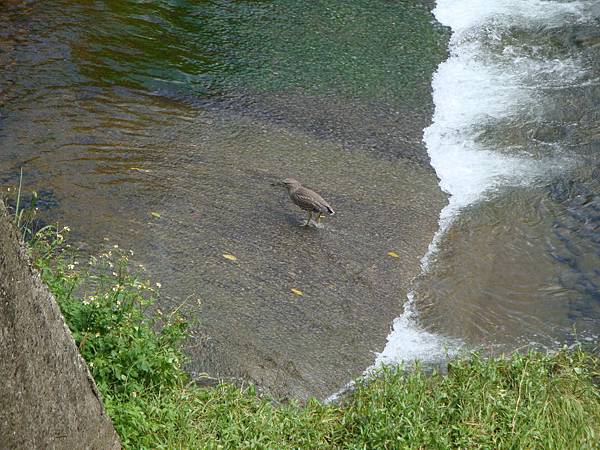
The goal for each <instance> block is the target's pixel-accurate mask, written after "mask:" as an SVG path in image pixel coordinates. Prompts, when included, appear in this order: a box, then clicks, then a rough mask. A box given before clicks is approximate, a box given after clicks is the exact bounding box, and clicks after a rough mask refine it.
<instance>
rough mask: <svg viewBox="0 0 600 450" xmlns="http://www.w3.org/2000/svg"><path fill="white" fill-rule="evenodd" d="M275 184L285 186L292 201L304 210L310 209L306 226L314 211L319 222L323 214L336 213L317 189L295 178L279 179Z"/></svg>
mask: <svg viewBox="0 0 600 450" xmlns="http://www.w3.org/2000/svg"><path fill="white" fill-rule="evenodd" d="M273 186H283V187H285V188H286V189H287V191H288V194H289V195H290V198H291V199H292V201H293V202H294V203H295V204H296V205H298V206H299V207H300V208H302V209H303V210H305V211H308V220H307V221H306V224H305V225H304V226H305V227H307V226H309V225H310V221H311V219H312V214H313V213H317V223H319V222H320V221H321V215H322V214H328V215H330V216H332V215H334V214H335V211H334V210H333V208H332V207H331V206H330V205H329V203H327V202H326V201H325V200H323V197H321V196H320V195H319V194H317V193H316V192H315V191H311V190H310V189H308V188H305V187H304V186H302V185H301V184H300V183H299V182H298V181H296V180H294V179H293V178H286V179H285V180H283V181H278V182H277V183H273Z"/></svg>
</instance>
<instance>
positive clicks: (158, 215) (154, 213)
mask: <svg viewBox="0 0 600 450" xmlns="http://www.w3.org/2000/svg"><path fill="white" fill-rule="evenodd" d="M150 214H151V215H153V216H154V217H157V218H160V213H157V212H155V211H150Z"/></svg>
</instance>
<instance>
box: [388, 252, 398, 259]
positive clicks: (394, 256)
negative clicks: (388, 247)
mask: <svg viewBox="0 0 600 450" xmlns="http://www.w3.org/2000/svg"><path fill="white" fill-rule="evenodd" d="M387 255H388V256H391V257H392V258H400V255H398V253H396V252H388V253H387Z"/></svg>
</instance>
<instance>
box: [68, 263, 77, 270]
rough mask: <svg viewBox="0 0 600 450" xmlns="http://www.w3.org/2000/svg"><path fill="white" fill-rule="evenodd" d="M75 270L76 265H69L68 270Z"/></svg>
mask: <svg viewBox="0 0 600 450" xmlns="http://www.w3.org/2000/svg"><path fill="white" fill-rule="evenodd" d="M74 268H75V265H74V264H69V265H68V266H67V269H69V270H73V269H74Z"/></svg>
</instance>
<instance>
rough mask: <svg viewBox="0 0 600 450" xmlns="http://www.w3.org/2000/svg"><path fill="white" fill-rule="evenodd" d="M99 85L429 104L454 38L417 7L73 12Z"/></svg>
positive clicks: (145, 7)
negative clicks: (434, 77)
mask: <svg viewBox="0 0 600 450" xmlns="http://www.w3.org/2000/svg"><path fill="white" fill-rule="evenodd" d="M69 7H70V8H71V13H72V14H73V13H74V15H75V17H78V18H81V17H82V16H83V17H85V20H86V21H89V23H87V24H85V26H81V28H80V31H81V33H77V39H76V40H74V42H73V43H72V49H73V52H74V53H75V54H77V57H78V58H77V59H78V61H79V62H78V66H79V67H78V69H79V72H80V73H81V74H82V75H84V76H85V77H86V78H87V79H88V80H90V81H91V82H92V84H96V85H98V84H99V85H103V86H106V85H118V86H125V87H131V88H139V89H143V90H150V91H153V92H159V93H167V94H169V93H171V94H174V93H178V94H186V95H195V96H197V97H199V98H202V97H207V96H214V95H216V96H220V95H229V94H232V95H235V94H236V93H239V92H248V91H253V92H273V91H290V90H301V91H305V92H307V93H309V94H321V93H336V94H339V95H342V96H350V97H356V98H363V99H368V100H382V99H385V100H386V101H392V102H394V99H403V101H405V100H407V99H409V100H410V99H417V98H419V97H420V96H421V95H424V94H426V95H428V92H429V84H430V74H431V73H432V72H433V70H434V69H435V67H436V66H437V64H438V63H439V62H440V61H441V59H442V58H443V57H444V55H445V42H446V33H445V32H444V30H443V29H442V28H441V27H436V26H434V25H433V17H432V15H431V13H430V11H429V10H428V9H427V8H426V7H425V6H424V5H422V4H415V2H414V1H400V2H394V3H391V2H386V1H357V2H335V1H319V2H294V1H282V0H280V1H275V2H235V3H231V2H219V1H216V2H214V1H213V2H200V3H198V2H193V3H192V2H186V1H177V2H175V1H162V2H153V3H145V2H133V1H129V2H115V1H106V2H102V3H94V4H90V5H85V6H72V5H69Z"/></svg>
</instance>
